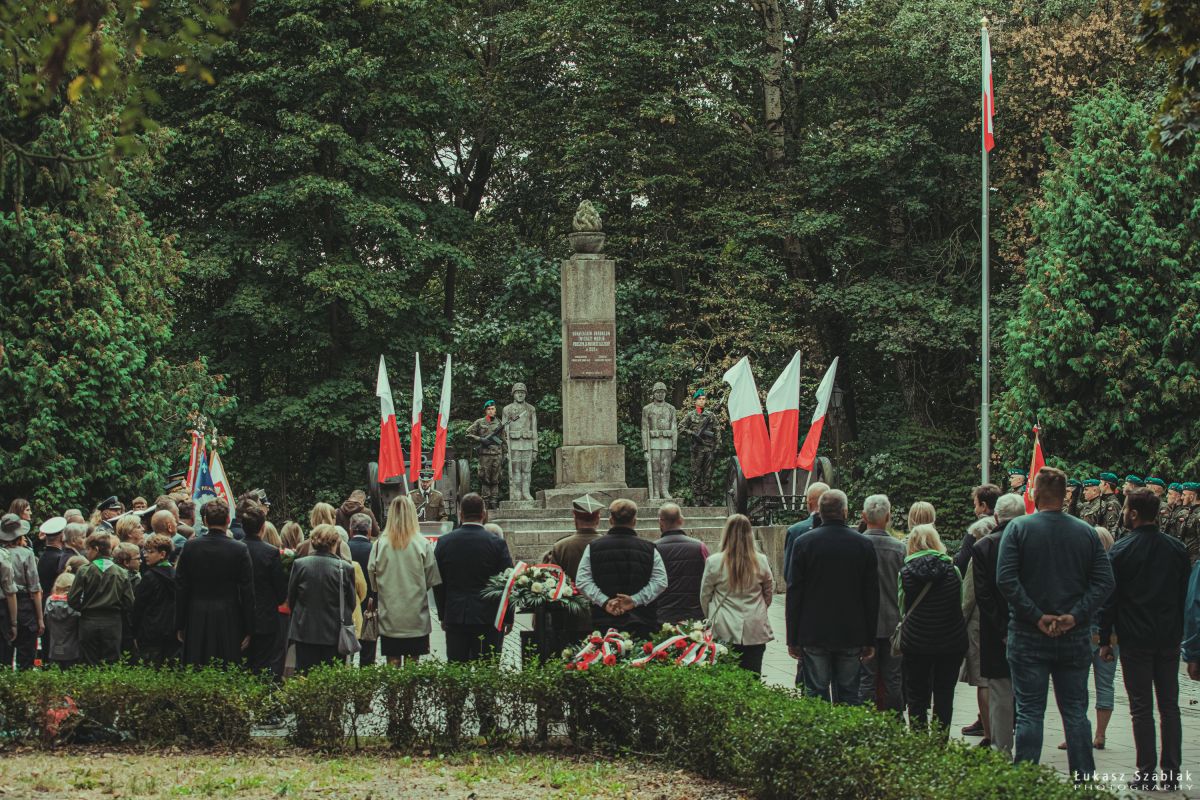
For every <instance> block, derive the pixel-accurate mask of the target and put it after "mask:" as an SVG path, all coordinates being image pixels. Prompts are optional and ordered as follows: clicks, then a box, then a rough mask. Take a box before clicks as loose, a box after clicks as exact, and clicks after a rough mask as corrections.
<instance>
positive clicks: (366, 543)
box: [349, 512, 379, 667]
mask: <svg viewBox="0 0 1200 800" xmlns="http://www.w3.org/2000/svg"><path fill="white" fill-rule="evenodd" d="M374 527H375V518H374V517H372V516H371V515H370V514H364V513H361V512H360V513H358V514H355V515H353V516H352V517H350V542H349V546H350V558H351V559H352V560H353V561H354V562H355V563H357V564H358V566H360V567H362V573H363V577H366V576H367V575H370V574H371V571H370V570H368V569H367V566H368V565H369V564H370V563H371V546H372V544H373V542H372V541H371V531H372V530H374ZM374 605H375V592H373V591H371V590H370V589H368V590H367V596H366V597H365V598H363V601H362V613H363V614H364V615H365V614H366V613H367V611H368V609H371V608H374ZM359 643H360V644H361V645H362V650H359V651H358V665H359V666H360V667H369V666H371V665H372V664H374V663H375V655H376V651H377V650H378V649H379V640H378V639H372V640H370V641H368V640H366V639H362V640H360V641H359Z"/></svg>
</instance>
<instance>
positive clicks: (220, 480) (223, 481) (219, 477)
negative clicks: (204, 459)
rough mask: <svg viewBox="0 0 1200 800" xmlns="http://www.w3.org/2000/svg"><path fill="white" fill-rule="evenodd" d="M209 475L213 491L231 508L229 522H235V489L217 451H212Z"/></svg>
mask: <svg viewBox="0 0 1200 800" xmlns="http://www.w3.org/2000/svg"><path fill="white" fill-rule="evenodd" d="M208 471H209V475H210V476H211V477H212V485H213V489H214V490H215V491H216V493H217V497H219V498H220V499H222V500H224V501H225V504H226V505H227V506H229V521H231V522H232V521H233V517H234V508H233V488H232V487H231V486H230V484H229V478H228V477H226V475H225V465H224V464H222V463H221V454H220V453H218V452H217V451H216V450H213V451H212V461H211V462H209V465H208Z"/></svg>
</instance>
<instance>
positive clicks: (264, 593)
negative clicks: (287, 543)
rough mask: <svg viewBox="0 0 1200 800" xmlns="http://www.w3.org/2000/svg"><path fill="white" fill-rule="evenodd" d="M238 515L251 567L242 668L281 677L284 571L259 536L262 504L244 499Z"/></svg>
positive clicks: (275, 552) (275, 551)
mask: <svg viewBox="0 0 1200 800" xmlns="http://www.w3.org/2000/svg"><path fill="white" fill-rule="evenodd" d="M238 518H239V519H241V521H242V530H243V532H244V533H245V539H244V540H243V543H244V544H245V545H246V549H247V550H248V551H249V552H250V566H251V568H252V569H253V571H254V627H253V628H251V633H250V645H249V646H248V647H247V648H246V668H247V669H249V670H250V671H251V672H253V673H255V674H256V675H258V674H261V673H264V672H270V673H271V674H273V675H274V676H275V677H276V678H281V677H283V654H284V651H285V650H286V648H285V647H284V643H283V642H282V641H280V635H281V633H282V631H281V629H280V624H279V618H280V616H281V615H280V613H279V606H280V604H282V603H284V602H285V601H286V600H287V587H288V579H287V573H286V572H284V571H283V561H282V559H281V558H280V556H279V550H278V549H277V548H276V547H274V546H273V545H270V544H268V543H266V542H264V541H263V540H262V539H261V538H259V537H260V535H261V534H262V529H263V525H264V524H266V521H267V515H266V512H265V511H264V510H263V508H262V506H260V505H259V504H258V503H257V502H255V501H254V500H248V501H244V502H243V503H242V506H241V508H239V509H238ZM189 555H190V554H189Z"/></svg>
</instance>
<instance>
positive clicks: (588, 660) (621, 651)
mask: <svg viewBox="0 0 1200 800" xmlns="http://www.w3.org/2000/svg"><path fill="white" fill-rule="evenodd" d="M629 648H630V642H629V640H628V639H626V638H625V637H624V636H622V635H621V633H620V632H619V631H618V630H617V629H616V628H609V629H608V632H607V633H606V634H604V635H603V636H599V635H593V636H589V637H588V640H587V642H586V643H585V644H584V645H583V647H582V648H580V650H579V652H578V653H576V654H575V655H574V656H573V657H572V658H571V661H570V662H569V663H568V664H567V668H568V669H577V670H580V671H581V672H586V671H587V670H588V668H589V667H591V666H592V665H593V664H595V663H596V662H600V663H601V664H604V665H606V666H611V665H613V664H615V663H616V662H617V659H619V658H620V657H621V656H623V655H625V653H627V652H628V651H629Z"/></svg>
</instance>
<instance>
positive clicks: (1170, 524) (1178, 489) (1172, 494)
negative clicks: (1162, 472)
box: [1162, 483, 1183, 539]
mask: <svg viewBox="0 0 1200 800" xmlns="http://www.w3.org/2000/svg"><path fill="white" fill-rule="evenodd" d="M1182 495H1183V484H1182V483H1171V484H1168V485H1167V502H1166V503H1165V504H1164V505H1166V507H1167V519H1166V522H1164V523H1163V524H1162V529H1163V532H1164V533H1168V534H1170V535H1171V536H1174V537H1175V538H1177V539H1178V538H1179V536H1178V535H1177V534H1176V532H1175V515H1176V513H1177V512H1178V511H1179V507H1180V506H1181V505H1183V497H1182Z"/></svg>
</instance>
